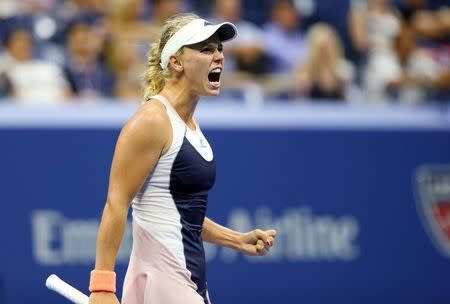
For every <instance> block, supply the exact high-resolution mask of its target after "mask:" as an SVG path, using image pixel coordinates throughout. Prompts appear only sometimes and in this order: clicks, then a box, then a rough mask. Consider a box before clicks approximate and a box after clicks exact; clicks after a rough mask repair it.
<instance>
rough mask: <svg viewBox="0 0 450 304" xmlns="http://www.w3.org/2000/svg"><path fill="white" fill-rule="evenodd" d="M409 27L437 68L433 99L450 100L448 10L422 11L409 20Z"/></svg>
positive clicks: (449, 14) (449, 29) (449, 20)
mask: <svg viewBox="0 0 450 304" xmlns="http://www.w3.org/2000/svg"><path fill="white" fill-rule="evenodd" d="M411 26H412V27H413V28H414V29H415V31H416V32H417V35H418V40H419V46H420V48H421V49H423V50H425V51H426V52H427V53H428V55H429V56H430V57H431V58H433V60H434V62H435V64H436V66H437V67H438V70H439V71H438V76H437V80H436V82H435V83H434V85H435V86H434V90H433V91H434V92H433V95H432V98H433V99H436V100H439V101H444V102H448V100H450V9H449V8H448V7H443V8H441V9H439V10H437V11H432V10H428V9H423V10H420V11H417V12H416V13H415V14H414V16H413V17H412V18H411Z"/></svg>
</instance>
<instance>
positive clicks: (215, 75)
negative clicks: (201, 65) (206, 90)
mask: <svg viewBox="0 0 450 304" xmlns="http://www.w3.org/2000/svg"><path fill="white" fill-rule="evenodd" d="M221 73H222V69H221V68H215V69H213V70H212V71H211V72H209V74H208V80H209V83H210V84H211V85H213V86H215V87H218V86H219V85H220V74H221Z"/></svg>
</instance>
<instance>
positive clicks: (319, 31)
mask: <svg viewBox="0 0 450 304" xmlns="http://www.w3.org/2000/svg"><path fill="white" fill-rule="evenodd" d="M326 35H328V39H333V40H334V43H335V45H334V48H335V52H334V57H333V64H336V63H337V62H338V61H339V60H340V59H342V57H343V50H342V43H341V41H340V39H339V36H338V34H337V33H336V31H335V30H334V29H333V28H332V27H331V26H330V25H328V24H327V23H317V24H315V25H313V26H312V27H311V28H310V29H309V31H308V46H309V47H308V48H309V50H308V54H309V55H308V56H309V63H310V64H316V63H317V62H320V61H321V58H320V52H319V47H320V42H321V39H323V37H324V36H325V37H326Z"/></svg>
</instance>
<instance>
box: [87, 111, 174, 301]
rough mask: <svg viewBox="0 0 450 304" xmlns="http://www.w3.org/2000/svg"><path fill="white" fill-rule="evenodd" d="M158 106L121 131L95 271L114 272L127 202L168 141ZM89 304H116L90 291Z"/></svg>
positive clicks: (164, 119) (107, 296) (111, 296)
mask: <svg viewBox="0 0 450 304" xmlns="http://www.w3.org/2000/svg"><path fill="white" fill-rule="evenodd" d="M159 107H162V105H159V104H158V103H153V104H145V105H143V106H142V107H141V109H140V110H139V111H138V112H137V113H136V114H135V115H134V116H133V117H132V118H131V119H130V121H129V122H127V124H126V125H125V126H124V128H123V129H122V131H121V133H120V135H119V138H118V140H117V144H116V149H115V152H114V157H113V161H112V165H111V173H110V181H109V188H108V197H107V200H106V204H105V208H104V210H103V215H102V219H101V222H100V227H99V231H98V235H97V248H96V260H95V270H106V271H114V265H115V259H116V255H117V251H118V249H119V246H120V243H121V241H122V238H123V234H124V231H125V226H126V220H127V214H128V208H129V206H130V204H131V200H132V199H133V197H134V196H135V195H136V193H137V192H138V190H139V188H140V187H141V186H142V184H143V182H144V181H145V178H146V177H147V175H148V174H149V172H151V170H153V168H154V166H155V165H156V163H157V161H158V159H159V157H160V156H161V154H163V153H164V151H165V150H166V149H167V147H168V143H169V142H171V136H172V135H171V130H170V128H169V127H168V126H170V122H169V121H168V118H167V116H166V114H165V111H164V112H163V111H162V110H161V109H160V108H159ZM90 300H91V302H90V303H117V302H116V301H117V299H116V298H115V295H114V294H113V293H103V292H94V293H92V295H91V299H90Z"/></svg>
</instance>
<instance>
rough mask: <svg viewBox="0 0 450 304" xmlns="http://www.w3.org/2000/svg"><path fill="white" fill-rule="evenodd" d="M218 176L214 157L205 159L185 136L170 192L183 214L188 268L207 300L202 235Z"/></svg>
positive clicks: (183, 231) (171, 176)
mask: <svg viewBox="0 0 450 304" xmlns="http://www.w3.org/2000/svg"><path fill="white" fill-rule="evenodd" d="M215 179H216V165H215V162H214V159H213V160H211V161H207V160H205V159H204V158H203V157H202V156H201V155H200V153H198V152H197V150H196V149H195V148H194V147H193V146H192V145H191V143H190V142H189V141H188V140H187V138H186V137H185V138H184V140H183V144H182V145H181V148H180V151H179V152H178V155H177V157H176V158H175V161H174V163H173V166H172V172H171V174H170V192H171V194H172V197H173V200H174V201H175V205H176V206H177V209H178V212H179V213H180V216H181V219H180V221H181V225H182V228H181V234H182V237H183V248H184V255H185V258H186V267H187V269H188V270H189V271H190V272H191V278H192V281H193V282H194V283H195V284H197V287H198V289H197V292H198V293H199V294H200V295H201V296H202V297H203V298H204V299H205V303H208V301H207V299H206V269H205V251H204V249H203V240H202V237H201V232H202V227H203V221H204V219H205V213H206V206H207V201H208V191H209V190H210V189H211V188H212V186H213V185H214V181H215Z"/></svg>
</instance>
